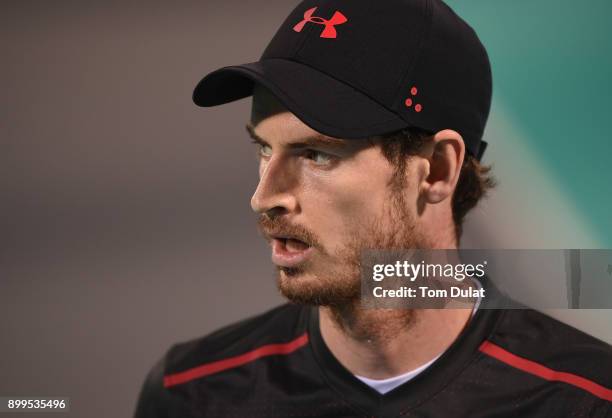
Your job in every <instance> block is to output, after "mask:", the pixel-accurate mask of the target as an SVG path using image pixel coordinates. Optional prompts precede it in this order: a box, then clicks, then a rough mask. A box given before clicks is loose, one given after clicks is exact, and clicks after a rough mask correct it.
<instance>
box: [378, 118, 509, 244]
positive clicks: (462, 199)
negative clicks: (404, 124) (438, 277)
mask: <svg viewBox="0 0 612 418" xmlns="http://www.w3.org/2000/svg"><path fill="white" fill-rule="evenodd" d="M431 139H432V134H431V132H428V131H424V130H422V129H418V128H406V129H401V130H399V131H395V132H392V133H390V134H385V135H380V136H376V137H373V138H370V140H371V141H372V142H373V143H377V144H379V145H380V147H381V151H382V153H383V155H384V156H385V158H387V160H389V162H390V163H392V164H393V165H394V166H395V175H394V178H393V180H392V182H391V183H392V184H391V185H392V187H393V189H394V190H396V191H400V190H401V189H402V188H403V186H404V184H405V176H404V172H405V169H406V163H407V161H408V159H409V158H410V157H411V156H414V155H418V154H420V153H421V152H422V151H423V150H424V148H425V146H426V145H427V144H428V143H429V142H430V141H431ZM491 168H492V167H491V166H490V165H483V164H480V162H479V161H478V160H477V159H476V158H474V157H473V156H472V155H470V154H467V153H466V155H465V159H464V160H463V165H462V167H461V173H460V174H459V181H458V182H457V187H456V188H455V192H454V193H453V200H452V210H453V221H454V222H455V234H456V237H457V241H459V239H460V238H461V234H462V232H463V220H464V218H465V215H466V214H467V213H468V212H469V211H470V210H471V209H472V208H474V206H476V204H477V203H478V202H479V201H480V199H482V198H483V197H485V196H486V195H487V193H488V192H489V191H490V190H491V189H492V188H494V187H495V186H496V185H497V181H496V180H495V178H494V177H493V175H492V174H491Z"/></svg>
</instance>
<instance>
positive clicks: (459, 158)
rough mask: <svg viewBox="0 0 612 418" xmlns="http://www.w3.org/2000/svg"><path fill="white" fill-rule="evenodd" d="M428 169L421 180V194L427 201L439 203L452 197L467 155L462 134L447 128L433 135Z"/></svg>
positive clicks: (427, 158)
mask: <svg viewBox="0 0 612 418" xmlns="http://www.w3.org/2000/svg"><path fill="white" fill-rule="evenodd" d="M427 149H428V152H427V155H426V156H423V157H424V158H425V159H426V160H427V162H428V170H426V171H425V175H424V176H423V178H422V180H421V185H420V186H421V187H420V189H421V195H422V196H423V198H424V199H425V201H426V202H427V203H438V202H441V201H443V200H444V199H446V198H448V197H451V196H452V194H453V191H454V190H455V187H456V185H457V181H458V180H459V174H461V166H462V165H463V158H464V157H465V143H464V142H463V138H462V137H461V135H460V134H459V133H458V132H456V131H453V130H451V129H445V130H443V131H440V132H438V133H436V134H435V135H434V136H433V140H432V142H431V146H430V147H428V148H427Z"/></svg>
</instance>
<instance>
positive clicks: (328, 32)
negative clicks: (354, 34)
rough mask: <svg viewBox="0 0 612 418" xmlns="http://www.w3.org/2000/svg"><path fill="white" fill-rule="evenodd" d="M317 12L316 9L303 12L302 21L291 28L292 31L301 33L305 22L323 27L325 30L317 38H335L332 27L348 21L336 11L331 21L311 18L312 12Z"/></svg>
mask: <svg viewBox="0 0 612 418" xmlns="http://www.w3.org/2000/svg"><path fill="white" fill-rule="evenodd" d="M315 10H317V8H316V7H313V8H312V9H308V10H306V11H305V12H304V20H302V21H301V22H300V23H298V24H297V25H295V26H294V27H293V30H294V31H296V32H301V31H302V29H303V28H304V25H305V24H306V23H307V22H311V23H316V24H317V25H324V26H325V28H324V29H323V32H321V35H320V36H319V38H335V37H336V35H337V34H336V28H335V27H334V26H336V25H341V24H343V23H345V22H347V21H348V19H347V18H346V16H344V15H343V14H342V13H340V12H339V11H337V10H336V12H335V13H334V15H333V16H332V17H331V19H323V18H322V17H318V16H313V15H312V14H313V13H314V11H315Z"/></svg>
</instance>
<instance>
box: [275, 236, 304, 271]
mask: <svg viewBox="0 0 612 418" xmlns="http://www.w3.org/2000/svg"><path fill="white" fill-rule="evenodd" d="M270 242H271V245H272V262H273V263H274V264H276V265H277V266H280V267H296V266H298V265H299V264H300V263H303V262H304V261H305V260H306V258H308V256H309V255H310V253H312V251H313V250H314V249H313V247H312V246H310V245H308V244H307V243H305V242H304V241H301V240H299V239H297V238H294V237H288V236H287V237H284V236H272V237H271V241H270Z"/></svg>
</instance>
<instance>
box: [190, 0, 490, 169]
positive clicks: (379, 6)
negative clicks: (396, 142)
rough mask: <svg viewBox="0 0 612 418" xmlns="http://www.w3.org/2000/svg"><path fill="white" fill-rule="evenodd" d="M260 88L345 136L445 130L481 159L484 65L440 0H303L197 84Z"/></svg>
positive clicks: (205, 94)
mask: <svg viewBox="0 0 612 418" xmlns="http://www.w3.org/2000/svg"><path fill="white" fill-rule="evenodd" d="M254 82H257V83H261V84H262V85H263V86H265V87H266V88H267V89H269V90H270V91H271V92H272V93H273V94H274V95H275V96H276V97H277V98H278V99H279V100H280V101H281V102H282V103H283V105H284V106H285V107H286V108H287V109H288V110H289V111H291V112H292V113H294V114H295V115H296V116H297V117H298V118H300V119H301V120H302V121H303V122H304V123H305V124H307V125H309V126H310V127H311V128H313V129H314V130H316V131H318V132H321V133H323V134H325V135H328V136H332V137H337V138H345V139H354V138H365V137H369V136H374V135H382V134H386V133H390V132H392V131H395V130H399V129H402V128H407V127H418V128H421V129H424V130H427V131H430V132H437V131H440V130H442V129H453V130H455V131H457V132H459V133H460V134H461V136H462V137H463V139H464V141H465V144H466V148H467V151H468V152H469V153H470V154H472V155H473V156H475V157H477V158H478V159H480V157H481V156H482V153H483V152H484V148H485V147H486V143H485V142H484V141H482V140H481V138H482V134H483V130H484V127H485V123H486V120H487V117H488V114H489V109H490V105H491V90H492V82H491V68H490V64H489V59H488V56H487V52H486V50H485V48H484V46H483V45H482V44H481V42H480V40H479V39H478V36H477V35H476V33H475V32H474V30H473V29H472V28H471V27H470V26H469V25H468V24H467V23H466V22H465V21H463V19H461V18H460V17H459V16H457V15H456V14H455V12H454V11H453V10H452V9H451V8H450V7H448V6H447V5H446V4H445V3H443V2H442V1H440V0H385V1H372V0H350V1H348V0H305V1H302V2H301V3H300V4H299V5H298V6H297V7H296V8H295V9H294V10H293V11H292V12H291V14H290V15H289V16H288V17H287V19H286V20H285V21H284V22H283V24H282V25H281V27H280V28H279V29H278V31H277V32H276V35H275V36H274V38H273V39H272V41H270V44H269V45H268V46H267V48H266V49H265V51H264V52H263V54H262V56H261V58H260V60H259V61H257V62H253V63H248V64H243V65H236V66H229V67H223V68H221V69H219V70H217V71H214V72H212V73H210V74H208V75H207V76H206V77H204V79H202V81H200V83H199V84H198V85H197V86H196V88H195V90H194V92H193V101H194V102H195V103H196V104H197V105H199V106H215V105H220V104H223V103H228V102H231V101H234V100H238V99H241V98H244V97H247V96H250V95H251V94H252V92H253V85H254Z"/></svg>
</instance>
